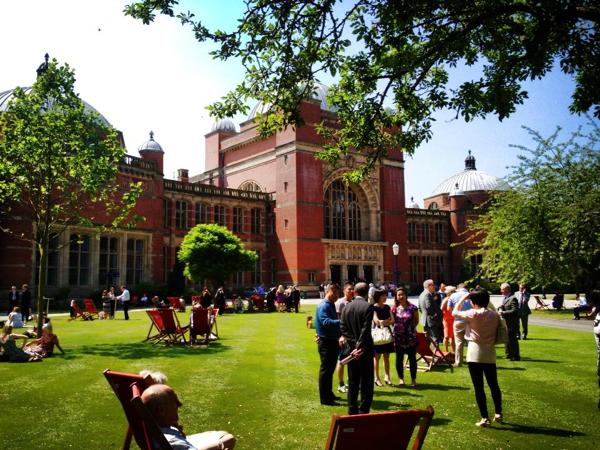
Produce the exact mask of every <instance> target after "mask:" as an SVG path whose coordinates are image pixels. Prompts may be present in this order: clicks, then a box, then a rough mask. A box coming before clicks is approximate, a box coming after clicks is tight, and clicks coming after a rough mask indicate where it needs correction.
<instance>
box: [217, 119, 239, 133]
mask: <svg viewBox="0 0 600 450" xmlns="http://www.w3.org/2000/svg"><path fill="white" fill-rule="evenodd" d="M211 131H221V132H223V133H237V129H236V127H235V123H234V122H233V120H231V119H229V118H227V117H226V118H225V119H221V120H219V121H218V122H215V123H213V126H212V129H211Z"/></svg>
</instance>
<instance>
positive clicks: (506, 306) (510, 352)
mask: <svg viewBox="0 0 600 450" xmlns="http://www.w3.org/2000/svg"><path fill="white" fill-rule="evenodd" d="M500 293H501V294H502V296H503V299H502V304H501V305H500V306H499V307H498V312H499V313H500V316H502V317H503V318H504V320H506V327H507V328H508V342H507V343H506V357H507V358H508V359H510V360H511V361H520V360H521V355H520V353H519V340H518V336H519V302H518V300H517V298H516V297H515V296H514V295H513V294H512V292H511V290H510V284H508V283H502V284H501V285H500Z"/></svg>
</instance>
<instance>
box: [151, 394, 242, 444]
mask: <svg viewBox="0 0 600 450" xmlns="http://www.w3.org/2000/svg"><path fill="white" fill-rule="evenodd" d="M141 399H142V403H144V405H146V408H148V410H149V412H150V414H151V415H152V417H154V419H155V420H156V422H157V423H158V426H159V427H160V431H161V432H162V433H163V434H164V435H165V438H166V439H167V441H169V444H171V447H172V448H173V449H174V450H230V449H233V448H234V447H235V437H233V435H231V434H229V433H227V432H226V431H206V432H204V433H197V434H193V435H191V436H186V435H185V434H184V433H183V427H182V426H181V425H179V415H178V413H177V410H178V409H179V408H180V407H181V406H182V404H181V402H180V401H179V398H177V394H176V393H175V391H174V390H173V389H172V388H171V387H169V386H167V385H166V384H154V385H152V386H150V387H148V388H147V389H146V390H145V391H144V393H143V394H142V397H141Z"/></svg>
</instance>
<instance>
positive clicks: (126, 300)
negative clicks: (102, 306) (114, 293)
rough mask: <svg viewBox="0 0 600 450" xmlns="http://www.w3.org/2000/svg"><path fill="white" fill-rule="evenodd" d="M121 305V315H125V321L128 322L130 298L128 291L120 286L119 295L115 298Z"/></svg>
mask: <svg viewBox="0 0 600 450" xmlns="http://www.w3.org/2000/svg"><path fill="white" fill-rule="evenodd" d="M116 299H117V300H119V301H120V302H121V303H122V304H123V313H124V314H125V320H129V301H130V300H131V296H130V294H129V290H128V289H127V288H126V287H125V285H123V286H121V295H119V296H118V297H116Z"/></svg>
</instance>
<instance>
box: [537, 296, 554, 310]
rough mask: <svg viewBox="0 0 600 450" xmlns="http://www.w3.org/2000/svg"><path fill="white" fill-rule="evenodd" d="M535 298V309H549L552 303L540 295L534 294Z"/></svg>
mask: <svg viewBox="0 0 600 450" xmlns="http://www.w3.org/2000/svg"><path fill="white" fill-rule="evenodd" d="M533 298H535V309H549V308H548V306H550V305H549V304H548V303H545V302H544V301H543V300H542V299H541V298H540V296H539V295H534V296H533Z"/></svg>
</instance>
